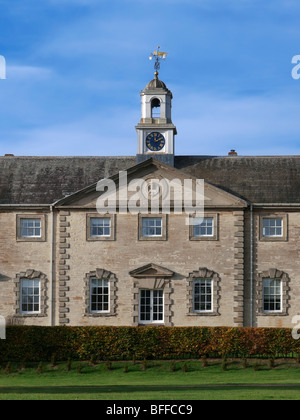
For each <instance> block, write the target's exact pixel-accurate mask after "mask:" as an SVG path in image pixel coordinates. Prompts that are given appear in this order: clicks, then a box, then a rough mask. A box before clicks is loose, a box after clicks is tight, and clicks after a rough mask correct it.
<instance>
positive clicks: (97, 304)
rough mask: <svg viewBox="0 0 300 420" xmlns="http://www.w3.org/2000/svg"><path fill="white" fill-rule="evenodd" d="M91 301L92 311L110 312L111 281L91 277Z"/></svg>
mask: <svg viewBox="0 0 300 420" xmlns="http://www.w3.org/2000/svg"><path fill="white" fill-rule="evenodd" d="M90 294H91V296H90V302H91V311H92V312H109V295H110V292H109V281H108V280H104V279H96V278H91V280H90Z"/></svg>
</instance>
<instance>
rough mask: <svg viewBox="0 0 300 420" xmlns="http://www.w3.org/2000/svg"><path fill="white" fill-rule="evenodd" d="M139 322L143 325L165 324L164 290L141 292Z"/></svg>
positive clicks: (144, 290)
mask: <svg viewBox="0 0 300 420" xmlns="http://www.w3.org/2000/svg"><path fill="white" fill-rule="evenodd" d="M139 306H140V311H139V314H140V316H139V322H140V323H141V324H157V323H163V322H164V293H163V290H159V289H155V290H149V289H141V290H140V305H139Z"/></svg>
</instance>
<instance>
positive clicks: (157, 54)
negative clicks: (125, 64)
mask: <svg viewBox="0 0 300 420" xmlns="http://www.w3.org/2000/svg"><path fill="white" fill-rule="evenodd" d="M159 49H160V47H157V51H154V52H153V53H151V54H150V57H149V60H153V58H155V63H154V68H155V76H156V77H157V76H158V70H159V69H160V63H161V60H164V61H165V59H166V58H167V55H168V53H166V52H162V51H159Z"/></svg>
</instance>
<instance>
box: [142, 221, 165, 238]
mask: <svg viewBox="0 0 300 420" xmlns="http://www.w3.org/2000/svg"><path fill="white" fill-rule="evenodd" d="M142 236H162V218H160V217H156V218H149V217H144V218H143V219H142Z"/></svg>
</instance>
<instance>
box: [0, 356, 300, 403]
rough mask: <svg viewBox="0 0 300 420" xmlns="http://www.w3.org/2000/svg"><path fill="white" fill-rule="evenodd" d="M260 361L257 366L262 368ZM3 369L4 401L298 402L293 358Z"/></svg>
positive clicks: (299, 379) (299, 375) (299, 382)
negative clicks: (205, 363) (206, 362)
mask: <svg viewBox="0 0 300 420" xmlns="http://www.w3.org/2000/svg"><path fill="white" fill-rule="evenodd" d="M257 364H258V369H257ZM1 367H2V369H1V370H0V400H5V399H7V400H59V399H63V400H84V399H88V400H160V401H162V400H164V401H166V400H226V399H229V400H243V399H244V400H245V399H246V400H270V399H276V400H280V399H282V400H293V399H294V400H298V399H299V397H300V364H298V363H296V361H294V360H276V361H275V366H273V363H269V361H268V360H263V361H262V360H260V361H258V362H257V361H255V360H249V361H248V363H247V367H245V364H244V363H243V362H242V361H241V360H231V359H229V360H227V363H226V369H225V370H224V364H223V363H222V360H208V365H207V366H206V367H203V363H202V362H201V361H195V360H193V361H192V360H191V361H186V360H185V361H176V363H174V362H171V361H147V365H146V368H145V364H144V363H143V361H136V362H135V363H134V364H133V363H132V362H128V361H127V362H112V363H111V364H108V363H105V362H101V363H90V362H72V363H71V365H70V363H69V364H68V363H67V362H65V363H56V365H55V366H54V367H53V365H52V364H51V363H43V364H39V363H26V364H25V365H24V364H23V365H22V364H14V363H12V364H11V365H10V366H9V370H7V369H6V367H7V364H5V365H4V364H3V365H2V366H1Z"/></svg>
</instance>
